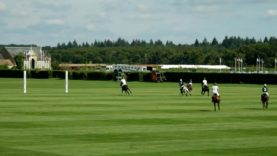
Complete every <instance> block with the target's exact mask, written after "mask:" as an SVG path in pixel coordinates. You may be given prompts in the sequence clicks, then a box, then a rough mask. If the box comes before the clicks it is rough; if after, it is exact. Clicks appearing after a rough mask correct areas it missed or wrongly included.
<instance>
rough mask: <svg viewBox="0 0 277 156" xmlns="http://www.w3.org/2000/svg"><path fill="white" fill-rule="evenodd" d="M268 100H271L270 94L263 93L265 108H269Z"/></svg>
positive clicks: (262, 98) (262, 99)
mask: <svg viewBox="0 0 277 156" xmlns="http://www.w3.org/2000/svg"><path fill="white" fill-rule="evenodd" d="M268 100H269V96H268V95H266V94H262V95H261V101H262V104H263V109H267V108H268Z"/></svg>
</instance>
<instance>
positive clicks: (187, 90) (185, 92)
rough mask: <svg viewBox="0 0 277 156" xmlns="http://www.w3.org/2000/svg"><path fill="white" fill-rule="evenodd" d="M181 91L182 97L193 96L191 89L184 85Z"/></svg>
mask: <svg viewBox="0 0 277 156" xmlns="http://www.w3.org/2000/svg"><path fill="white" fill-rule="evenodd" d="M180 90H181V94H182V95H184V94H185V95H186V96H188V95H191V94H190V91H189V89H188V88H187V87H186V86H185V85H182V86H181V88H180Z"/></svg>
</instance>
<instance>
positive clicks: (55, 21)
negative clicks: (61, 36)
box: [46, 19, 64, 25]
mask: <svg viewBox="0 0 277 156" xmlns="http://www.w3.org/2000/svg"><path fill="white" fill-rule="evenodd" d="M46 23H47V24H50V25H64V20H62V19H50V20H46Z"/></svg>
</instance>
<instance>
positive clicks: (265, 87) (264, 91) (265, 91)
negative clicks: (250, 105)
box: [262, 84, 269, 96]
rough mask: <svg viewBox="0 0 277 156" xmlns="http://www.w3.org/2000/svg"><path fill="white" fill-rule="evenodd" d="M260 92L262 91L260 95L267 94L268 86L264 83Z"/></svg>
mask: <svg viewBox="0 0 277 156" xmlns="http://www.w3.org/2000/svg"><path fill="white" fill-rule="evenodd" d="M262 92H263V93H262V95H266V96H269V93H268V88H267V85H266V84H264V85H263V88H262Z"/></svg>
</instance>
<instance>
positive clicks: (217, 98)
mask: <svg viewBox="0 0 277 156" xmlns="http://www.w3.org/2000/svg"><path fill="white" fill-rule="evenodd" d="M212 102H213V104H214V111H216V105H217V107H218V110H219V111H220V96H217V94H214V95H213V96H212Z"/></svg>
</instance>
